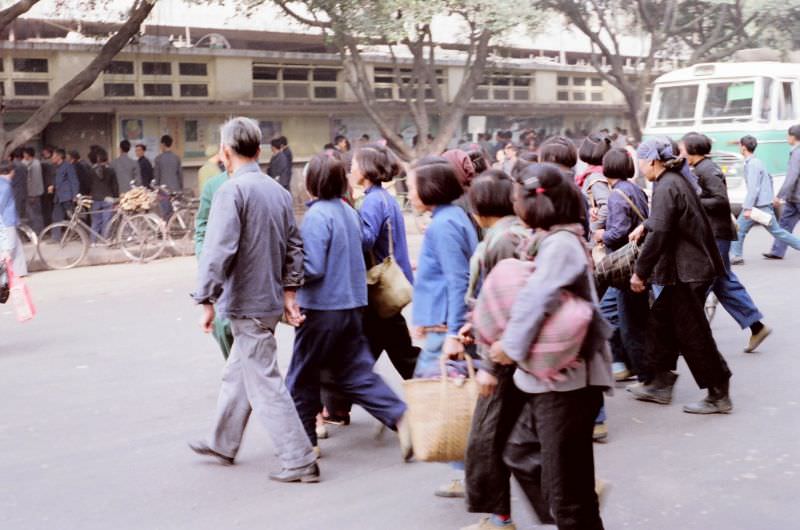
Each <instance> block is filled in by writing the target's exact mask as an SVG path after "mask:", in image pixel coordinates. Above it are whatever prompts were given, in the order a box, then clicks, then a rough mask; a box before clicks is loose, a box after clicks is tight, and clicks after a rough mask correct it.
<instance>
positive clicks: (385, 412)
mask: <svg viewBox="0 0 800 530" xmlns="http://www.w3.org/2000/svg"><path fill="white" fill-rule="evenodd" d="M306 188H307V189H308V193H309V195H311V197H312V198H313V201H312V202H311V204H310V207H309V209H308V212H306V214H305V217H304V218H303V225H302V227H301V233H302V237H303V250H304V254H305V257H304V260H303V265H304V270H305V283H304V285H303V287H302V288H301V289H300V290H299V291H298V294H297V301H298V303H299V304H300V307H301V309H302V311H303V313H304V314H305V321H304V322H303V324H302V325H301V326H300V327H299V328H297V332H296V334H295V341H294V353H293V354H292V362H291V365H290V366H289V374H288V376H287V378H286V379H287V386H288V387H289V392H290V393H291V394H292V398H293V399H294V402H295V406H296V407H297V412H298V414H299V415H300V420H301V421H302V423H303V427H305V429H306V433H307V434H308V437H309V439H310V440H311V444H312V445H313V446H315V447H316V446H317V434H316V429H315V423H316V422H315V419H316V417H317V414H318V413H319V412H320V411H321V410H322V403H321V401H320V374H321V372H322V370H323V369H324V370H326V371H328V372H330V373H331V374H332V376H333V380H334V381H335V384H336V386H337V390H338V391H339V392H340V393H342V394H343V395H344V396H345V397H346V398H348V399H350V400H351V401H353V402H354V403H357V404H359V405H361V406H362V407H364V408H365V409H366V410H367V411H368V412H369V413H370V414H372V415H373V416H375V418H377V419H378V420H379V421H380V422H381V423H383V424H384V425H386V426H387V427H389V428H391V429H396V428H397V426H398V423H399V422H400V421H401V419H402V417H403V415H404V414H405V409H406V406H405V404H404V403H403V402H402V401H401V400H400V399H399V398H398V397H397V396H396V395H395V393H394V392H392V390H391V389H390V388H389V387H388V385H386V383H385V382H384V381H383V379H381V378H380V376H378V375H377V374H376V373H375V372H373V371H372V368H373V365H374V363H375V361H374V359H373V357H372V354H371V353H370V350H369V343H368V341H367V339H366V336H365V335H364V325H363V308H364V307H365V306H366V305H367V278H366V267H365V264H364V257H363V254H362V242H361V239H362V228H361V220H360V219H359V217H358V213H357V212H356V211H355V210H353V208H352V207H350V205H349V204H347V203H346V202H345V201H344V196H345V194H346V192H347V174H346V172H345V167H344V164H343V163H342V162H341V161H339V160H337V159H335V158H333V157H330V156H328V155H317V156H316V157H314V158H313V159H312V160H311V162H310V163H309V165H308V168H307V171H306Z"/></svg>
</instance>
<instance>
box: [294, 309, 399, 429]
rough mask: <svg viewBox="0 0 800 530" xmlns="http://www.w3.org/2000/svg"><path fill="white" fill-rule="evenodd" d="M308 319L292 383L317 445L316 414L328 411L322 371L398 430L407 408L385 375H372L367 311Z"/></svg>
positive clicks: (298, 337)
mask: <svg viewBox="0 0 800 530" xmlns="http://www.w3.org/2000/svg"><path fill="white" fill-rule="evenodd" d="M303 312H304V313H305V315H306V320H305V322H304V323H303V325H302V326H300V327H299V328H297V331H296V332H295V337H294V352H293V353H292V362H291V364H290V365H289V373H288V375H287V376H286V385H287V386H288V387H289V392H290V393H291V394H292V399H294V404H295V407H297V413H298V414H299V415H300V421H301V422H302V423H303V427H304V428H305V430H306V433H307V434H308V438H309V439H310V440H311V445H317V433H316V429H315V426H316V416H317V414H318V413H319V412H320V411H321V410H322V402H321V400H320V372H321V371H322V370H323V369H325V370H326V371H328V372H330V373H331V374H332V376H333V379H334V382H335V384H336V386H337V387H338V388H337V390H338V391H339V392H340V393H341V394H343V395H344V396H345V397H347V398H348V399H349V400H350V401H352V402H353V403H356V404H358V405H361V406H362V407H364V409H366V411H367V412H369V413H370V414H372V415H373V416H374V417H375V418H377V419H378V421H380V422H381V423H383V424H384V425H386V426H387V427H389V428H390V429H394V428H396V426H397V422H398V421H399V420H400V418H402V416H403V414H404V413H405V410H406V405H405V403H403V402H402V401H401V400H400V398H398V397H397V395H396V394H395V393H394V392H393V391H392V389H391V388H389V386H388V385H387V384H386V383H385V382H384V380H383V379H381V377H380V376H379V375H378V374H376V373H375V372H373V371H372V368H373V366H374V365H375V359H374V358H373V357H372V353H371V352H370V349H369V343H368V342H367V339H366V337H365V336H364V328H363V311H362V310H361V309H344V310H336V311H334V310H331V311H316V310H304V311H303Z"/></svg>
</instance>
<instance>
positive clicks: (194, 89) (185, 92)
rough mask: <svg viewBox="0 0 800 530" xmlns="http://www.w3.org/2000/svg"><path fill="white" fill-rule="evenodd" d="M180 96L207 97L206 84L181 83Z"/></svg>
mask: <svg viewBox="0 0 800 530" xmlns="http://www.w3.org/2000/svg"><path fill="white" fill-rule="evenodd" d="M181 97H182V98H207V97H208V85H196V84H181Z"/></svg>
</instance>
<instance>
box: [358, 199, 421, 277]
mask: <svg viewBox="0 0 800 530" xmlns="http://www.w3.org/2000/svg"><path fill="white" fill-rule="evenodd" d="M358 212H359V215H360V216H361V226H362V237H363V243H364V252H367V253H369V252H372V254H373V255H374V256H375V262H376V264H377V263H380V262H382V261H383V260H385V259H386V257H387V256H389V226H388V225H389V223H388V221H391V223H392V239H393V240H394V258H395V261H397V264H398V265H399V266H400V268H401V269H402V270H403V274H405V275H406V278H408V281H409V282H411V283H414V274H413V273H412V272H411V262H410V260H409V259H408V242H407V241H406V223H405V219H403V213H402V212H401V211H400V206H399V205H398V204H397V201H396V200H395V199H394V197H392V196H391V195H389V192H388V191H386V190H385V189H383V188H382V187H380V185H375V186H371V187H370V188H369V189H367V191H366V195H365V196H364V201H363V202H362V204H361V208H360V209H359V211H358Z"/></svg>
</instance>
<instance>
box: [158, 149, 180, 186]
mask: <svg viewBox="0 0 800 530" xmlns="http://www.w3.org/2000/svg"><path fill="white" fill-rule="evenodd" d="M153 180H155V183H156V184H157V185H159V186H161V185H164V186H166V187H167V188H169V189H170V190H172V191H180V190H182V189H183V168H182V167H181V159H180V158H179V157H178V155H176V154H175V153H173V152H172V151H164V152H163V153H161V154H160V155H158V156H157V157H156V159H155V161H154V162H153Z"/></svg>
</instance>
